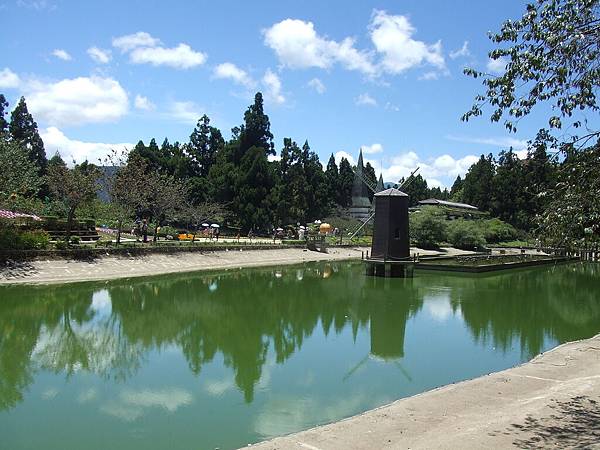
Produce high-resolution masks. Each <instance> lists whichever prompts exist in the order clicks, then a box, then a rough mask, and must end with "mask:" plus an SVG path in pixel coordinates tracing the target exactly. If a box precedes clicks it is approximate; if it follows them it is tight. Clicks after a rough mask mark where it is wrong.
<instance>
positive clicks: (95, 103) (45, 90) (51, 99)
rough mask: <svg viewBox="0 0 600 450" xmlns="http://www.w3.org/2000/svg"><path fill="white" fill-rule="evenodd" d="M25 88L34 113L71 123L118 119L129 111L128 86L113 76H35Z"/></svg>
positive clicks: (51, 120)
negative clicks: (46, 79)
mask: <svg viewBox="0 0 600 450" xmlns="http://www.w3.org/2000/svg"><path fill="white" fill-rule="evenodd" d="M23 91H24V94H25V97H26V98H27V105H28V107H29V110H30V111H31V112H32V114H33V115H34V117H36V119H38V120H43V121H44V122H46V123H47V124H49V125H56V126H69V125H81V124H84V123H97V122H110V121H115V120H117V119H119V118H121V117H122V116H124V115H125V114H127V111H128V107H129V102H128V97H127V93H126V92H125V89H123V87H122V86H121V85H120V84H119V82H118V81H116V80H114V79H113V78H102V77H97V76H93V77H79V78H73V79H64V80H61V81H58V82H55V83H46V82H42V81H37V80H32V81H30V82H28V83H27V84H26V85H25V86H24V87H23Z"/></svg>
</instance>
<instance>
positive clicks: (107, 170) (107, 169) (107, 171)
mask: <svg viewBox="0 0 600 450" xmlns="http://www.w3.org/2000/svg"><path fill="white" fill-rule="evenodd" d="M98 169H100V171H101V172H102V175H101V177H100V180H99V181H100V182H99V183H98V184H99V185H100V188H99V189H98V192H97V195H98V198H99V199H100V200H102V201H103V202H108V201H109V200H110V198H109V196H108V191H107V190H106V186H105V185H104V180H105V179H109V178H110V177H112V176H113V175H114V174H115V173H116V172H117V169H118V167H116V166H99V167H98Z"/></svg>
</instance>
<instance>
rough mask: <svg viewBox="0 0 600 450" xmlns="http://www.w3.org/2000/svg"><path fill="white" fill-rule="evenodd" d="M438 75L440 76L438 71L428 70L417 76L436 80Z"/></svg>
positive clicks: (421, 78) (422, 78) (420, 78)
mask: <svg viewBox="0 0 600 450" xmlns="http://www.w3.org/2000/svg"><path fill="white" fill-rule="evenodd" d="M439 77H440V74H439V72H434V71H430V72H425V73H424V74H423V75H421V76H420V77H419V80H426V81H431V80H437V79H438V78H439Z"/></svg>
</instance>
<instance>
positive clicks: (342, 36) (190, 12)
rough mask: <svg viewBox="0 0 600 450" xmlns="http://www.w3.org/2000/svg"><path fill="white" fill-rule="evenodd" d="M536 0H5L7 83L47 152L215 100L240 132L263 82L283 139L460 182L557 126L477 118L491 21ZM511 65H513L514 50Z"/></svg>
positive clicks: (2, 72) (0, 49)
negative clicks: (466, 118)
mask: <svg viewBox="0 0 600 450" xmlns="http://www.w3.org/2000/svg"><path fill="white" fill-rule="evenodd" d="M524 8H525V2H522V1H508V0H507V1H502V2H498V1H495V2H492V1H481V2H473V1H461V0H456V1H451V2H450V1H448V2H447V1H427V0H420V1H413V0H402V1H400V0H396V1H376V2H367V1H356V2H350V1H327V2H324V1H322V0H319V1H317V0H308V1H285V0H277V1H256V2H248V1H236V2H234V1H219V2H214V1H212V2H209V1H187V2H184V1H179V2H164V1H163V2H156V1H148V0H146V1H127V2H124V1H102V2H91V1H66V0H64V1H61V0H0V13H1V14H2V16H3V18H4V20H3V39H2V41H1V42H0V54H1V55H2V58H1V59H0V92H2V93H4V94H5V96H6V97H7V99H8V101H9V102H10V103H11V106H10V108H12V107H14V105H15V103H16V101H17V100H18V98H19V96H21V95H25V96H26V99H27V103H28V105H29V108H30V111H31V112H32V113H33V115H34V118H35V119H36V120H37V122H38V125H39V128H40V131H41V133H42V137H43V139H44V142H45V144H46V149H47V153H48V154H49V155H51V154H53V153H54V152H55V151H56V150H59V151H60V152H61V153H62V154H63V156H64V157H66V158H71V157H74V158H75V159H77V160H82V159H85V158H86V157H87V158H90V160H96V159H97V158H98V157H99V156H101V155H102V154H103V153H104V152H106V150H107V148H109V147H111V146H117V147H121V146H124V145H127V146H130V145H131V144H135V143H136V142H137V141H138V140H139V139H143V140H144V141H145V142H147V141H148V140H149V139H150V138H152V137H155V138H156V139H157V141H158V142H159V143H160V142H162V140H163V139H164V138H165V137H168V138H169V139H170V140H171V142H173V141H175V140H180V141H186V140H187V139H188V137H189V134H190V133H191V131H192V129H193V127H194V125H195V122H196V120H197V119H198V118H199V117H200V116H201V115H202V114H204V113H206V114H208V115H209V116H210V117H211V119H212V124H213V125H215V126H217V127H219V128H221V130H222V131H223V133H224V135H225V136H226V137H229V135H230V132H229V130H230V129H231V127H233V126H236V125H239V124H240V123H241V121H242V117H243V112H244V110H245V109H246V107H247V106H248V105H249V104H250V103H251V101H252V97H253V94H254V92H255V91H256V90H260V91H262V92H263V94H264V96H265V99H266V100H265V108H266V112H267V113H268V114H269V116H270V118H271V127H272V131H273V133H274V135H275V139H276V148H277V149H278V151H279V149H280V148H281V146H282V140H283V138H284V137H288V136H289V137H291V138H292V139H294V140H296V141H297V142H299V143H303V142H304V140H305V139H308V140H309V142H310V145H311V147H312V148H313V150H315V151H316V152H317V153H318V154H319V156H320V158H321V161H322V162H323V163H324V164H326V162H327V159H328V157H329V155H330V154H331V153H334V154H336V155H337V157H338V158H339V157H341V156H342V155H345V154H348V155H350V156H352V157H353V158H356V156H357V153H358V149H359V148H360V147H361V146H363V147H364V149H365V158H366V159H367V160H369V161H371V162H372V164H373V165H374V166H375V168H376V170H377V172H379V171H382V172H383V175H384V179H385V181H395V180H397V179H398V178H399V177H401V176H404V175H407V174H408V173H409V172H410V170H411V169H412V168H413V167H414V166H416V165H420V166H421V167H422V169H421V172H422V174H423V175H424V176H425V177H426V178H427V179H428V180H429V182H430V184H431V185H445V186H450V185H451V184H452V182H453V180H454V178H455V177H456V175H457V174H464V172H465V171H466V169H467V168H468V167H469V165H470V164H471V163H472V162H473V161H474V160H475V159H476V158H477V157H478V156H479V155H480V154H482V153H489V152H492V153H498V152H499V151H500V150H502V149H505V148H508V146H509V145H512V146H514V147H515V149H517V150H521V149H522V148H523V147H524V145H525V144H524V142H525V141H526V140H527V139H530V138H531V137H533V136H534V134H535V131H536V130H537V129H538V128H540V127H541V126H544V125H545V123H544V121H543V120H542V119H541V118H540V117H539V116H536V115H533V116H532V117H530V118H527V120H524V121H522V122H521V123H520V126H519V132H518V133H517V134H510V135H509V134H508V133H507V132H506V131H505V129H504V128H503V127H502V126H501V125H499V124H492V123H490V122H489V120H488V118H487V117H482V118H479V119H477V120H474V121H471V122H469V123H462V122H461V121H460V116H461V115H462V113H464V112H465V111H466V110H468V109H469V107H470V105H471V103H472V100H473V97H474V96H475V94H477V93H478V92H480V91H481V84H480V81H479V80H472V79H470V78H467V77H466V76H465V75H463V74H462V69H463V67H464V66H470V67H475V68H478V69H486V70H489V71H490V72H494V71H498V70H501V69H502V67H498V64H496V65H495V66H496V67H495V66H494V65H493V64H492V65H490V61H489V60H488V58H487V52H488V51H489V50H490V48H491V43H490V41H489V40H488V38H487V34H486V33H487V32H488V31H490V30H497V29H499V27H500V24H501V23H502V21H504V20H505V19H508V18H513V19H515V18H518V17H520V15H521V13H522V11H523V10H524ZM500 66H501V65H500Z"/></svg>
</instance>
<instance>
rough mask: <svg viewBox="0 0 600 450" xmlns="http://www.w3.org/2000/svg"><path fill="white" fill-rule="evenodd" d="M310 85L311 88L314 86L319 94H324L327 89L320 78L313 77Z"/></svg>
mask: <svg viewBox="0 0 600 450" xmlns="http://www.w3.org/2000/svg"><path fill="white" fill-rule="evenodd" d="M308 86H309V87H311V88H313V89H314V90H315V91H317V92H318V93H319V94H323V93H325V91H326V88H325V85H324V84H323V82H322V81H321V80H319V79H318V78H313V79H312V80H310V81H309V82H308Z"/></svg>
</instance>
